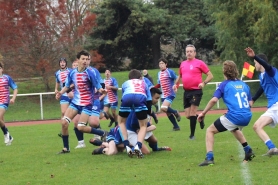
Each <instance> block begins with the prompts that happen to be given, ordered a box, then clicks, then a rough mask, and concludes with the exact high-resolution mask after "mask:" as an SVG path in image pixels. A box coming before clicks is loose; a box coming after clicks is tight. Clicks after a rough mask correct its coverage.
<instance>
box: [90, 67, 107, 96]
mask: <svg viewBox="0 0 278 185" xmlns="http://www.w3.org/2000/svg"><path fill="white" fill-rule="evenodd" d="M88 69H90V70H91V71H92V72H93V73H94V74H95V76H96V79H97V81H98V83H103V79H102V78H101V76H100V73H99V71H98V70H97V69H96V68H94V67H92V66H89V67H88ZM100 96H101V94H100V93H99V92H98V91H97V89H96V88H95V93H94V97H93V98H94V100H98V99H99V97H100Z"/></svg>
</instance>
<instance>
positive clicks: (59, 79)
mask: <svg viewBox="0 0 278 185" xmlns="http://www.w3.org/2000/svg"><path fill="white" fill-rule="evenodd" d="M71 71H72V69H70V68H66V69H65V70H61V69H60V70H58V71H56V73H55V79H56V83H59V84H60V89H63V87H64V86H65V82H66V79H67V77H68V74H69V73H70V72H71ZM62 96H68V95H67V93H66V92H65V93H64V94H62Z"/></svg>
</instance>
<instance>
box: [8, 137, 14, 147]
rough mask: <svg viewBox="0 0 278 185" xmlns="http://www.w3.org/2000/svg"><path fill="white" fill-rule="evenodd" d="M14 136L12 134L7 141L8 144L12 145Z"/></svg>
mask: <svg viewBox="0 0 278 185" xmlns="http://www.w3.org/2000/svg"><path fill="white" fill-rule="evenodd" d="M13 140H14V138H13V137H12V136H10V140H9V142H8V143H6V146H10V145H11V144H12V142H13Z"/></svg>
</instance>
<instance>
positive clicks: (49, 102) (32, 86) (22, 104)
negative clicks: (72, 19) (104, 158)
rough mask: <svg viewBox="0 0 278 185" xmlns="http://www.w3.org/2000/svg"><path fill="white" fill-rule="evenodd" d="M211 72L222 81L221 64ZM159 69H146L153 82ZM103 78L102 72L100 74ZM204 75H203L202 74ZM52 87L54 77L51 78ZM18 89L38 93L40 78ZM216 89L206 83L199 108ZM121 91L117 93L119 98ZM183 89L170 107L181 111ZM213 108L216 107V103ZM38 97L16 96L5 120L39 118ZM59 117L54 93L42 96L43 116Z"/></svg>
mask: <svg viewBox="0 0 278 185" xmlns="http://www.w3.org/2000/svg"><path fill="white" fill-rule="evenodd" d="M209 68H210V70H211V72H212V73H213V76H214V78H213V80H212V82H221V81H223V74H222V66H221V65H214V66H209ZM173 70H174V71H175V72H176V74H178V69H177V68H173ZM158 71H159V69H154V70H148V72H149V74H150V76H152V77H153V80H154V83H156V82H157V73H158ZM101 75H102V77H103V78H104V74H103V73H102V74H101ZM112 76H113V77H114V78H116V79H117V81H118V84H119V87H121V85H122V83H123V82H125V81H126V80H127V78H128V71H122V72H113V73H112ZM204 77H205V76H204ZM51 81H52V84H53V89H54V78H53V79H52V80H51ZM248 84H249V85H250V87H251V90H252V94H254V93H255V92H256V90H257V88H258V84H259V82H253V83H248ZM18 89H19V93H20V94H25V93H40V92H44V90H43V89H44V87H43V85H42V84H41V81H40V80H30V81H25V82H18ZM215 89H216V86H215V85H206V87H205V89H204V91H203V93H204V94H203V98H202V101H201V104H200V106H199V109H200V110H203V109H204V108H205V106H206V104H207V102H208V101H209V100H210V99H211V97H212V95H213V93H214V91H215ZM121 95H122V94H121V91H119V93H118V97H119V100H120V99H121ZM182 102H183V89H182V88H181V87H180V88H179V90H178V93H177V95H176V98H175V100H174V102H173V105H172V107H173V108H174V109H177V110H179V111H183V103H182ZM266 104H267V100H266V98H265V96H262V97H261V98H260V99H259V100H257V102H256V103H255V104H254V107H262V106H266ZM219 105H220V109H225V108H226V107H225V105H224V103H223V101H222V99H221V100H220V101H219ZM213 109H217V107H216V105H215V106H214V107H213ZM40 111H41V110H40V99H39V96H28V97H26V96H24V97H21V96H19V97H17V100H16V103H15V104H14V105H10V106H9V109H8V111H7V112H6V114H5V120H6V121H7V122H11V121H26V120H40V119H41V113H40ZM59 117H60V105H59V101H57V100H56V99H55V97H54V95H44V96H43V118H44V119H58V118H59Z"/></svg>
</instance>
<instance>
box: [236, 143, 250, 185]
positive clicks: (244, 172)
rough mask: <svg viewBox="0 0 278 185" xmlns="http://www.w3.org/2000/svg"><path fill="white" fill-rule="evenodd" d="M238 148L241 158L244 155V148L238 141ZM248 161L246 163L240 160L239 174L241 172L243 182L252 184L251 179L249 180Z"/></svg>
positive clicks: (247, 184) (246, 184) (248, 184)
mask: <svg viewBox="0 0 278 185" xmlns="http://www.w3.org/2000/svg"><path fill="white" fill-rule="evenodd" d="M238 148H239V158H240V159H242V160H243V159H244V157H245V152H244V150H243V148H242V146H241V144H240V143H239V142H238ZM248 163H249V162H247V163H245V162H241V163H240V166H241V168H240V170H241V173H240V174H241V177H242V180H243V182H244V183H243V184H245V185H252V184H253V183H252V180H251V174H250V172H249V168H248Z"/></svg>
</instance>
